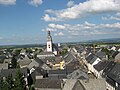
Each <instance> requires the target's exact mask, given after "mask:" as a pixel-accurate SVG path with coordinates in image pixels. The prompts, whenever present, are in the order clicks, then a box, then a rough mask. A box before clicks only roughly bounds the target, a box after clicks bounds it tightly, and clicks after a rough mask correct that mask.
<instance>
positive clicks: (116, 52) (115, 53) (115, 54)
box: [112, 51, 119, 59]
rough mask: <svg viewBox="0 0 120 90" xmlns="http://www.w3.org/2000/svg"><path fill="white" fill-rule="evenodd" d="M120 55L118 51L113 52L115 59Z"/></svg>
mask: <svg viewBox="0 0 120 90" xmlns="http://www.w3.org/2000/svg"><path fill="white" fill-rule="evenodd" d="M118 54H119V52H118V51H113V52H112V57H113V58H114V59H115V57H116V56H117V55H118Z"/></svg>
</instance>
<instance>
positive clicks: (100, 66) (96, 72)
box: [93, 61, 109, 78]
mask: <svg viewBox="0 0 120 90" xmlns="http://www.w3.org/2000/svg"><path fill="white" fill-rule="evenodd" d="M108 63H109V61H100V62H99V63H98V64H96V65H94V66H93V67H94V72H93V73H94V75H95V76H96V78H102V73H103V70H104V69H105V67H106V66H107V65H108Z"/></svg>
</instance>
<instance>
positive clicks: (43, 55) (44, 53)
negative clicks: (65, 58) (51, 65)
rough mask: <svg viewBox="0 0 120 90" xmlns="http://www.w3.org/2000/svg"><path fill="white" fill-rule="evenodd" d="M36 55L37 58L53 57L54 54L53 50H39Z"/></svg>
mask: <svg viewBox="0 0 120 90" xmlns="http://www.w3.org/2000/svg"><path fill="white" fill-rule="evenodd" d="M37 57H38V58H39V59H47V58H55V54H54V53H53V52H41V53H40V54H38V55H37Z"/></svg>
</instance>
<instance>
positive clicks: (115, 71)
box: [108, 63, 120, 84]
mask: <svg viewBox="0 0 120 90" xmlns="http://www.w3.org/2000/svg"><path fill="white" fill-rule="evenodd" d="M108 76H109V77H110V78H112V79H113V80H114V81H116V82H118V83H119V84H120V64H119V63H117V64H116V65H115V66H114V67H113V68H112V70H111V71H110V73H109V74H108Z"/></svg>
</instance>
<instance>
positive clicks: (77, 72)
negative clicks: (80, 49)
mask: <svg viewBox="0 0 120 90" xmlns="http://www.w3.org/2000/svg"><path fill="white" fill-rule="evenodd" d="M67 77H68V78H69V79H81V80H83V79H88V75H87V74H86V73H85V72H83V71H82V70H80V69H77V70H75V71H73V72H72V73H71V74H69V75H67Z"/></svg>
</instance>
